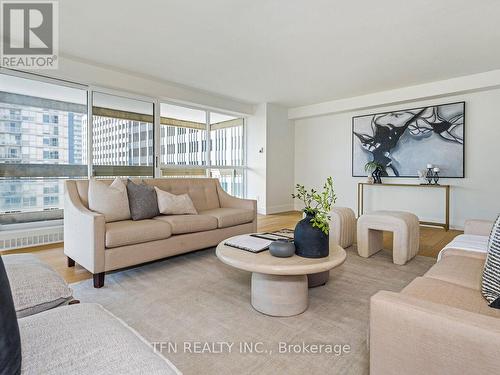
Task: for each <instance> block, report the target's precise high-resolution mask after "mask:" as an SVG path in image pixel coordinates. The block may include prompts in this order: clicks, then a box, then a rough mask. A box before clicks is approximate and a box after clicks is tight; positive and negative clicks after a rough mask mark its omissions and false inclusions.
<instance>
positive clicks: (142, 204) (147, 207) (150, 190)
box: [127, 179, 160, 220]
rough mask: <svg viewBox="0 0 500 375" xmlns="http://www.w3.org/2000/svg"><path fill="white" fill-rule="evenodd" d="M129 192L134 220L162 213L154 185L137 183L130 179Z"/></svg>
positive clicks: (131, 214)
mask: <svg viewBox="0 0 500 375" xmlns="http://www.w3.org/2000/svg"><path fill="white" fill-rule="evenodd" d="M127 194H128V204H129V206H130V216H132V220H144V219H152V218H153V217H155V216H159V215H160V211H159V210H158V199H157V198H156V192H155V188H154V186H149V185H146V184H145V183H144V182H143V183H142V184H136V183H134V182H133V181H131V180H130V179H129V180H128V183H127Z"/></svg>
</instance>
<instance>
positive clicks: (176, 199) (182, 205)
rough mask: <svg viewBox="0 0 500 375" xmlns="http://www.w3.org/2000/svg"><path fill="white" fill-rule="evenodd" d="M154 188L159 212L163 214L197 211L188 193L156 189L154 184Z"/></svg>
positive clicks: (181, 213) (193, 212) (194, 212)
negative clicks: (178, 193)
mask: <svg viewBox="0 0 500 375" xmlns="http://www.w3.org/2000/svg"><path fill="white" fill-rule="evenodd" d="M155 190H156V197H157V198H158V209H159V210H160V213H162V214H164V215H183V214H192V215H196V214H197V213H198V211H196V208H194V204H193V201H192V200H191V198H190V197H189V195H188V194H180V195H175V194H172V193H169V192H168V191H165V190H161V189H158V188H157V187H156V186H155Z"/></svg>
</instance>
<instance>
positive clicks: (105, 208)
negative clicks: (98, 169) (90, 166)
mask: <svg viewBox="0 0 500 375" xmlns="http://www.w3.org/2000/svg"><path fill="white" fill-rule="evenodd" d="M88 198H89V208H90V209H91V210H92V211H95V212H99V213H101V214H103V215H104V219H105V220H106V222H108V223H110V222H113V221H120V220H128V219H130V208H129V205H128V196H127V186H126V185H125V184H124V183H123V181H122V180H121V179H119V178H118V177H117V178H115V180H114V181H113V183H112V184H111V185H108V184H107V183H106V182H103V181H99V180H96V179H95V178H91V179H90V181H89V197H88Z"/></svg>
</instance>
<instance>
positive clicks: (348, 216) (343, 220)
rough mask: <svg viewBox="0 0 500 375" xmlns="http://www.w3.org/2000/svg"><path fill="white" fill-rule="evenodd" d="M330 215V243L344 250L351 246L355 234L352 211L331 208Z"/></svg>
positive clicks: (342, 208)
mask: <svg viewBox="0 0 500 375" xmlns="http://www.w3.org/2000/svg"><path fill="white" fill-rule="evenodd" d="M330 215H331V220H330V242H331V243H332V244H334V245H339V246H340V247H342V248H344V249H345V248H347V247H349V246H352V244H353V243H354V236H355V233H356V216H354V211H353V210H351V209H350V208H349V207H333V209H332V212H331V213H330Z"/></svg>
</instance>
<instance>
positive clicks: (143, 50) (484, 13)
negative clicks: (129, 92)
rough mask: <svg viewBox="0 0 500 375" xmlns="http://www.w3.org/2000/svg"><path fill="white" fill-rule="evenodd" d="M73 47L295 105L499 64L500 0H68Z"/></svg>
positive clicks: (91, 56)
mask: <svg viewBox="0 0 500 375" xmlns="http://www.w3.org/2000/svg"><path fill="white" fill-rule="evenodd" d="M59 4H60V16H59V18H60V25H61V29H60V41H61V42H60V43H61V48H60V51H61V52H62V53H63V54H66V55H68V56H72V57H76V58H81V59H85V60H87V61H91V62H94V63H98V64H103V65H109V66H111V67H115V68H119V69H122V70H126V71H130V72H134V73H137V74H142V75H147V76H150V77H154V78H155V79H161V80H165V81H169V82H175V83H178V84H182V85H187V86H191V87H193V88H198V89H202V90H205V91H209V92H213V93H217V94H219V95H223V96H228V97H231V98H234V99H238V100H241V101H244V102H249V103H260V102H274V103H280V104H283V105H286V106H298V105H306V104H311V103H317V102H321V101H326V100H333V99H339V98H346V97H352V96H357V95H363V94H368V93H372V92H377V91H383V90H388V89H394V88H400V87H405V86H410V85H414V84H420V83H425V82H431V81H436V80H442V79H447V78H453V77H457V76H462V75H467V74H473V73H479V72H485V71H489V70H494V69H499V68H500V48H499V46H500V24H499V22H498V18H499V16H500V1H498V0H481V1H471V0H439V1H436V0H419V1H411V2H410V1H401V0H379V1H376V2H374V1H370V0H365V1H362V0H343V1H341V0H281V1H280V0H251V1H248V0H211V1H192V0H191V1H187V0H186V1H181V0H178V1H173V0H141V1H137V0H133V1H131V0H106V1H102V0H78V1H76V0H72V1H60V2H59Z"/></svg>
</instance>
